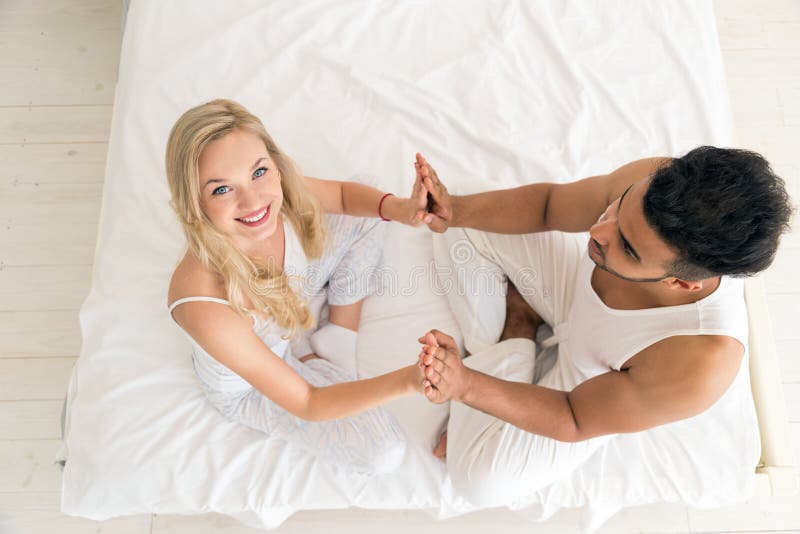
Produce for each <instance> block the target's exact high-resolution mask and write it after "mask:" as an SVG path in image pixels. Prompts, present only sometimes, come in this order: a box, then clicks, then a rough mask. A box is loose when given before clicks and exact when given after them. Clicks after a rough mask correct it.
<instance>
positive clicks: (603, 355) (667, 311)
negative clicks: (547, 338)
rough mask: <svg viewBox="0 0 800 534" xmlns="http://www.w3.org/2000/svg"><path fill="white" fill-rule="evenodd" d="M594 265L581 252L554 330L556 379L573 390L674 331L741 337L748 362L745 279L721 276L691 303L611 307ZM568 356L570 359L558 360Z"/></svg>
mask: <svg viewBox="0 0 800 534" xmlns="http://www.w3.org/2000/svg"><path fill="white" fill-rule="evenodd" d="M594 267H595V264H594V262H593V261H592V259H591V258H590V257H589V254H588V253H587V252H585V251H584V253H583V254H582V255H581V260H580V266H579V268H578V274H577V279H576V281H575V293H574V295H573V301H572V306H571V309H570V313H569V321H568V324H566V325H559V326H558V327H557V328H556V329H555V339H553V341H552V342H550V343H553V342H557V343H560V344H562V345H565V346H564V347H563V348H565V349H567V350H559V362H558V363H559V365H558V367H559V368H560V369H559V372H560V373H561V374H562V376H561V377H560V379H561V380H560V382H561V383H562V384H564V386H565V387H567V388H569V389H572V388H574V387H575V386H577V385H578V384H580V383H581V382H583V381H585V380H587V379H589V378H591V377H594V376H597V375H600V374H603V373H607V372H608V371H610V370H614V371H619V370H620V369H621V367H622V366H623V365H624V364H625V362H626V361H628V360H629V359H630V358H631V357H633V356H634V355H636V354H637V353H639V352H641V351H642V350H644V349H645V348H647V347H649V346H650V345H653V344H654V343H657V342H658V341H661V340H663V339H666V338H668V337H671V336H677V335H703V334H706V335H708V334H711V335H725V336H730V337H733V338H735V339H737V340H739V341H740V342H741V343H742V345H744V348H745V358H744V359H743V363H745V362H747V356H748V351H747V337H748V321H747V307H746V305H745V300H744V280H743V279H741V278H731V277H729V276H722V277H721V278H720V284H719V286H718V287H717V289H716V290H715V291H714V292H713V293H711V294H710V295H708V296H706V297H704V298H702V299H700V300H698V301H697V302H693V303H690V304H681V305H677V306H666V307H660V308H648V309H643V310H618V309H614V308H609V307H608V306H606V305H605V303H603V301H602V300H600V297H599V296H598V295H597V293H596V292H595V291H594V288H592V282H591V280H592V272H593V270H594ZM562 360H568V361H562Z"/></svg>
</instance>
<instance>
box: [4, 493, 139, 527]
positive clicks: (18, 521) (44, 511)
mask: <svg viewBox="0 0 800 534" xmlns="http://www.w3.org/2000/svg"><path fill="white" fill-rule="evenodd" d="M151 521H152V516H151V515H150V514H146V515H135V516H126V517H118V518H114V519H108V520H106V521H93V520H91V519H84V518H82V517H71V516H68V515H65V514H63V513H61V493H60V492H48V493H44V492H40V493H0V532H1V533H2V534H98V533H103V532H105V533H109V534H149V533H150V523H151Z"/></svg>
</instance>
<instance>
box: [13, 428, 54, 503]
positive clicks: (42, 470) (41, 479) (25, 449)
mask: <svg viewBox="0 0 800 534" xmlns="http://www.w3.org/2000/svg"><path fill="white" fill-rule="evenodd" d="M60 443H61V442H60V440H56V439H41V440H35V439H28V440H19V441H0V473H3V476H0V494H2V493H40V492H45V493H49V492H59V491H61V468H60V467H59V466H58V465H57V464H55V463H54V459H55V457H56V453H57V452H58V450H59V446H60Z"/></svg>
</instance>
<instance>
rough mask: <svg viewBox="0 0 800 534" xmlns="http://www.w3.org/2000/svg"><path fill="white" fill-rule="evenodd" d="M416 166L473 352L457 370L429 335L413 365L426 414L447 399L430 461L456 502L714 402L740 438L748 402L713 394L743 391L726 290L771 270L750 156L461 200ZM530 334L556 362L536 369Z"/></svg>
mask: <svg viewBox="0 0 800 534" xmlns="http://www.w3.org/2000/svg"><path fill="white" fill-rule="evenodd" d="M417 160H418V161H417V169H418V172H419V173H420V174H421V176H422V178H423V181H424V184H425V186H426V188H427V189H428V191H429V192H430V194H431V196H432V198H433V201H434V204H433V206H432V209H431V210H430V213H427V214H426V215H425V222H426V223H427V224H428V226H429V227H430V228H431V230H433V231H434V232H437V234H434V239H435V246H434V249H435V254H436V261H437V267H438V270H439V272H440V273H441V272H444V273H446V274H445V275H444V276H445V277H449V278H450V279H449V282H450V283H452V287H451V290H450V292H449V295H448V298H449V299H450V301H451V308H452V309H453V311H454V313H455V314H456V317H457V319H458V322H459V325H460V327H461V329H462V332H463V333H464V344H465V348H466V350H467V351H470V352H472V356H471V357H470V358H469V359H467V360H465V361H464V362H462V360H461V355H460V354H459V348H458V346H457V345H456V342H455V341H454V340H453V338H451V337H450V336H448V335H446V334H444V333H442V332H439V331H436V330H432V331H431V332H429V333H426V335H425V336H423V337H422V338H420V342H421V343H423V351H422V353H421V355H420V365H421V366H423V367H424V368H425V372H426V376H427V377H428V382H427V383H426V395H427V397H428V398H429V399H430V400H432V401H433V402H444V401H446V400H451V399H452V400H455V401H459V402H456V403H453V404H451V415H450V422H449V425H448V433H445V435H443V436H442V440H441V441H440V443H439V445H438V446H437V448H436V450H435V451H434V453H435V454H437V455H438V456H441V457H444V456H446V457H447V462H448V469H449V471H450V473H451V477H452V479H453V482H454V485H455V487H456V488H457V489H460V490H461V491H463V493H464V494H465V495H466V496H467V497H468V498H469V499H471V500H472V501H473V502H475V503H476V504H479V505H482V506H497V505H501V504H508V503H509V501H511V500H513V499H515V498H518V497H520V496H521V495H524V494H530V492H532V491H535V490H536V489H537V488H540V487H543V486H544V485H546V484H548V483H550V482H552V481H553V480H556V479H557V478H558V477H560V476H564V475H565V474H566V473H568V472H569V471H571V470H572V469H573V468H574V467H575V466H577V465H578V464H580V463H581V462H582V461H584V460H585V459H586V458H587V457H588V456H589V455H590V454H591V453H593V452H594V451H595V450H596V449H597V448H598V447H599V446H600V445H602V444H603V443H604V442H605V441H606V440H607V439H608V438H610V437H611V436H613V435H616V434H621V433H632V432H639V431H643V430H647V429H650V428H653V427H657V426H660V425H666V424H668V423H671V422H676V421H680V420H683V419H687V418H690V417H692V416H695V415H697V414H700V413H702V412H704V411H706V410H708V409H709V408H710V407H712V406H713V405H715V403H716V404H717V405H718V406H721V407H720V408H719V409H720V410H724V409H728V410H729V411H730V410H731V406H735V408H733V409H735V410H738V412H742V413H741V416H740V417H741V418H742V419H741V421H738V422H737V424H742V425H752V427H753V428H755V425H756V423H755V415H754V412H753V409H752V402H750V403H749V404H746V403H742V402H741V399H738V400H737V399H731V398H726V392H730V391H731V390H732V389H733V386H732V385H733V384H736V383H737V381H738V382H741V380H740V379H742V377H745V378H746V374H744V373H741V372H740V371H741V369H742V368H743V367H742V363H743V361H745V358H744V355H745V354H746V347H747V334H748V332H747V312H746V308H745V303H744V298H743V280H742V277H743V276H747V275H752V274H755V273H757V272H759V271H762V270H763V269H765V268H766V267H768V266H769V265H770V263H771V262H772V260H773V258H774V256H775V253H776V250H777V248H778V242H779V238H780V235H781V234H782V233H783V232H785V231H786V230H787V229H788V224H789V219H790V215H791V212H792V209H791V207H790V205H789V198H788V195H787V193H786V190H785V187H784V183H783V181H782V180H781V179H780V178H779V177H777V176H775V174H774V173H773V172H772V170H771V169H770V166H769V164H768V163H767V162H766V160H764V158H762V157H761V156H760V155H758V154H755V153H753V152H749V151H745V150H736V149H721V148H715V147H699V148H697V149H695V150H692V151H691V152H689V153H688V154H686V155H685V156H683V157H680V158H648V159H643V160H638V161H634V162H632V163H629V164H627V165H624V166H622V167H620V168H619V169H617V170H615V171H613V172H611V173H610V174H607V175H600V176H593V177H590V178H586V179H584V180H580V181H577V182H573V183H568V184H552V183H537V184H532V185H526V186H522V187H517V188H514V189H507V190H500V191H490V192H486V193H480V194H476V195H469V196H460V197H459V196H451V195H449V194H448V192H447V188H446V187H445V186H444V184H442V183H441V181H440V180H439V178H438V176H437V174H436V172H435V171H434V170H433V169H432V168H431V167H430V165H429V164H428V163H427V162H426V161H425V160H424V158H422V157H421V156H420V155H418V156H417ZM448 228H452V230H450V231H448V232H446V233H443V232H445V230H447V229H448ZM442 233H443V234H442ZM587 233H588V234H587ZM440 234H441V235H440ZM492 280H495V281H497V282H498V284H497V286H496V287H495V288H494V289H500V294H501V295H506V297H505V300H504V301H503V300H501V302H500V303H498V301H497V298H492V296H491V293H492V288H491V287H490V286H491V283H490V282H491V281H492ZM507 282H510V283H507ZM471 284H477V285H471ZM506 287H507V288H508V290H507V291H506ZM542 322H544V323H546V324H547V325H549V326H550V327H551V328H552V330H553V332H554V334H553V336H552V337H550V338H549V339H547V340H544V341H543V342H542V345H543V347H546V346H548V345H556V344H557V348H558V358H557V360H556V362H555V363H554V364H551V367H549V368H542V367H541V366H539V362H537V364H536V365H537V368H536V369H535V368H534V343H533V340H534V339H535V336H536V332H537V329H538V327H539V326H540V325H541V323H542ZM498 340H499V341H501V343H497V342H498ZM531 382H536V383H531ZM742 384H744V382H741V383H740V384H739V386H741V387H742V388H743V387H744V386H742ZM745 389H746V388H745ZM730 396H731V395H728V396H727V397H730ZM721 399H723V400H721ZM726 402H728V403H729V404H730V406H727V405H725V403H726ZM736 402H738V403H739V404H733V403H736ZM745 405H746V409H745V408H741V406H745ZM726 406H727V408H726ZM738 412H736V413H738Z"/></svg>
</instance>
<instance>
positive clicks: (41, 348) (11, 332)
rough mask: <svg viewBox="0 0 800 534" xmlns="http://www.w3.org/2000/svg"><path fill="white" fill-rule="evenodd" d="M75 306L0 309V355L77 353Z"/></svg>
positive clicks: (78, 334) (13, 356)
mask: <svg viewBox="0 0 800 534" xmlns="http://www.w3.org/2000/svg"><path fill="white" fill-rule="evenodd" d="M80 349H81V333H80V323H79V321H78V310H66V311H50V310H35V311H0V359H2V358H20V357H25V356H29V357H36V358H52V357H59V356H61V357H63V356H72V357H74V356H76V355H78V354H80Z"/></svg>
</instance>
